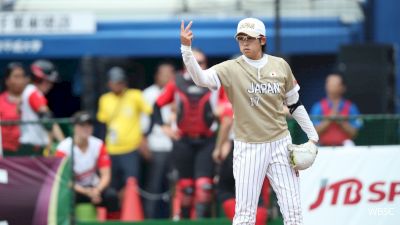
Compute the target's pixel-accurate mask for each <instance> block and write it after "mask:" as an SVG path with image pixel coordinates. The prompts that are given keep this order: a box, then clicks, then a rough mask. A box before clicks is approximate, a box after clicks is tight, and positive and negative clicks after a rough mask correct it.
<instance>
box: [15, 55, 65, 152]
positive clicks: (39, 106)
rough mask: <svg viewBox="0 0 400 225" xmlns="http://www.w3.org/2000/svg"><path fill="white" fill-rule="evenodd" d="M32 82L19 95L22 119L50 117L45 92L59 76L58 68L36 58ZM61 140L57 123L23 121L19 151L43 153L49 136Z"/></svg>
mask: <svg viewBox="0 0 400 225" xmlns="http://www.w3.org/2000/svg"><path fill="white" fill-rule="evenodd" d="M30 70H31V73H32V79H33V83H32V84H28V85H27V86H26V87H25V89H24V91H23V92H22V94H21V107H20V109H21V120H22V121H36V120H39V119H50V118H51V117H52V113H51V111H50V109H49V107H48V105H47V99H46V97H45V95H46V94H47V93H48V92H49V91H50V90H51V89H52V88H53V85H54V83H55V82H56V81H57V79H58V71H57V70H56V68H55V66H54V64H53V63H52V62H50V61H48V60H43V59H40V60H36V61H34V62H33V63H32V64H31V68H30ZM53 137H54V138H55V139H57V141H62V140H63V139H64V134H63V133H62V131H61V129H60V127H59V126H58V125H57V124H22V125H21V136H20V138H19V141H20V143H21V147H20V150H19V151H20V153H21V154H24V155H36V156H41V155H43V150H44V148H46V147H48V148H49V147H50V144H51V141H50V140H51V139H52V138H53Z"/></svg>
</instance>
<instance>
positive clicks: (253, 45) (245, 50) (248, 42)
mask: <svg viewBox="0 0 400 225" xmlns="http://www.w3.org/2000/svg"><path fill="white" fill-rule="evenodd" d="M236 40H237V42H238V43H239V48H240V52H242V54H243V55H245V56H246V57H247V58H249V59H254V60H257V59H261V58H262V56H263V52H262V45H265V43H266V39H265V37H258V38H254V37H251V36H248V35H246V34H239V35H238V36H237V37H236Z"/></svg>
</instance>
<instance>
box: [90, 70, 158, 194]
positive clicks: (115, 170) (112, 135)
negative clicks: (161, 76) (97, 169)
mask: <svg viewBox="0 0 400 225" xmlns="http://www.w3.org/2000/svg"><path fill="white" fill-rule="evenodd" d="M108 86H109V88H110V90H111V91H110V92H108V93H105V94H103V95H102V96H101V97H100V100H99V110H98V112H97V119H98V120H99V121H100V122H102V123H104V124H106V127H107V134H106V145H107V150H108V153H109V154H110V156H111V161H112V180H111V186H112V187H113V188H115V189H116V190H118V191H120V194H122V193H123V187H124V185H125V183H126V180H127V178H128V177H134V178H138V177H139V174H140V165H139V163H140V156H139V152H138V151H140V150H141V151H142V154H143V155H144V156H145V157H147V158H148V157H149V154H148V152H146V149H145V148H139V147H140V146H141V142H142V139H143V135H142V130H141V125H140V116H141V114H142V113H145V114H150V113H151V112H152V109H151V107H150V106H149V105H148V104H147V103H146V101H145V100H144V98H143V96H142V92H141V91H140V90H135V89H128V86H127V81H126V75H125V71H124V70H123V69H122V68H120V67H113V68H111V69H110V70H109V71H108Z"/></svg>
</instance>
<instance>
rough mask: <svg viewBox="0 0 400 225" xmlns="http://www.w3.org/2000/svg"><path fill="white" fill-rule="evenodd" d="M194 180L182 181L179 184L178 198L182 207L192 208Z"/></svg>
mask: <svg viewBox="0 0 400 225" xmlns="http://www.w3.org/2000/svg"><path fill="white" fill-rule="evenodd" d="M193 184H194V182H193V179H180V180H179V181H178V183H177V187H176V191H177V192H178V193H177V198H178V200H179V202H180V203H181V205H182V206H184V207H185V206H190V205H191V204H192V201H193V193H194V188H193Z"/></svg>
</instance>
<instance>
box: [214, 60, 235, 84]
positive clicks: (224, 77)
mask: <svg viewBox="0 0 400 225" xmlns="http://www.w3.org/2000/svg"><path fill="white" fill-rule="evenodd" d="M232 62H233V61H232V60H228V61H225V62H222V63H219V64H217V65H214V66H213V67H211V69H213V70H215V72H216V73H217V76H218V79H219V80H220V82H221V84H222V86H224V87H230V86H231V83H232V79H231V78H232V77H231V76H230V74H229V67H230V63H232Z"/></svg>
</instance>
